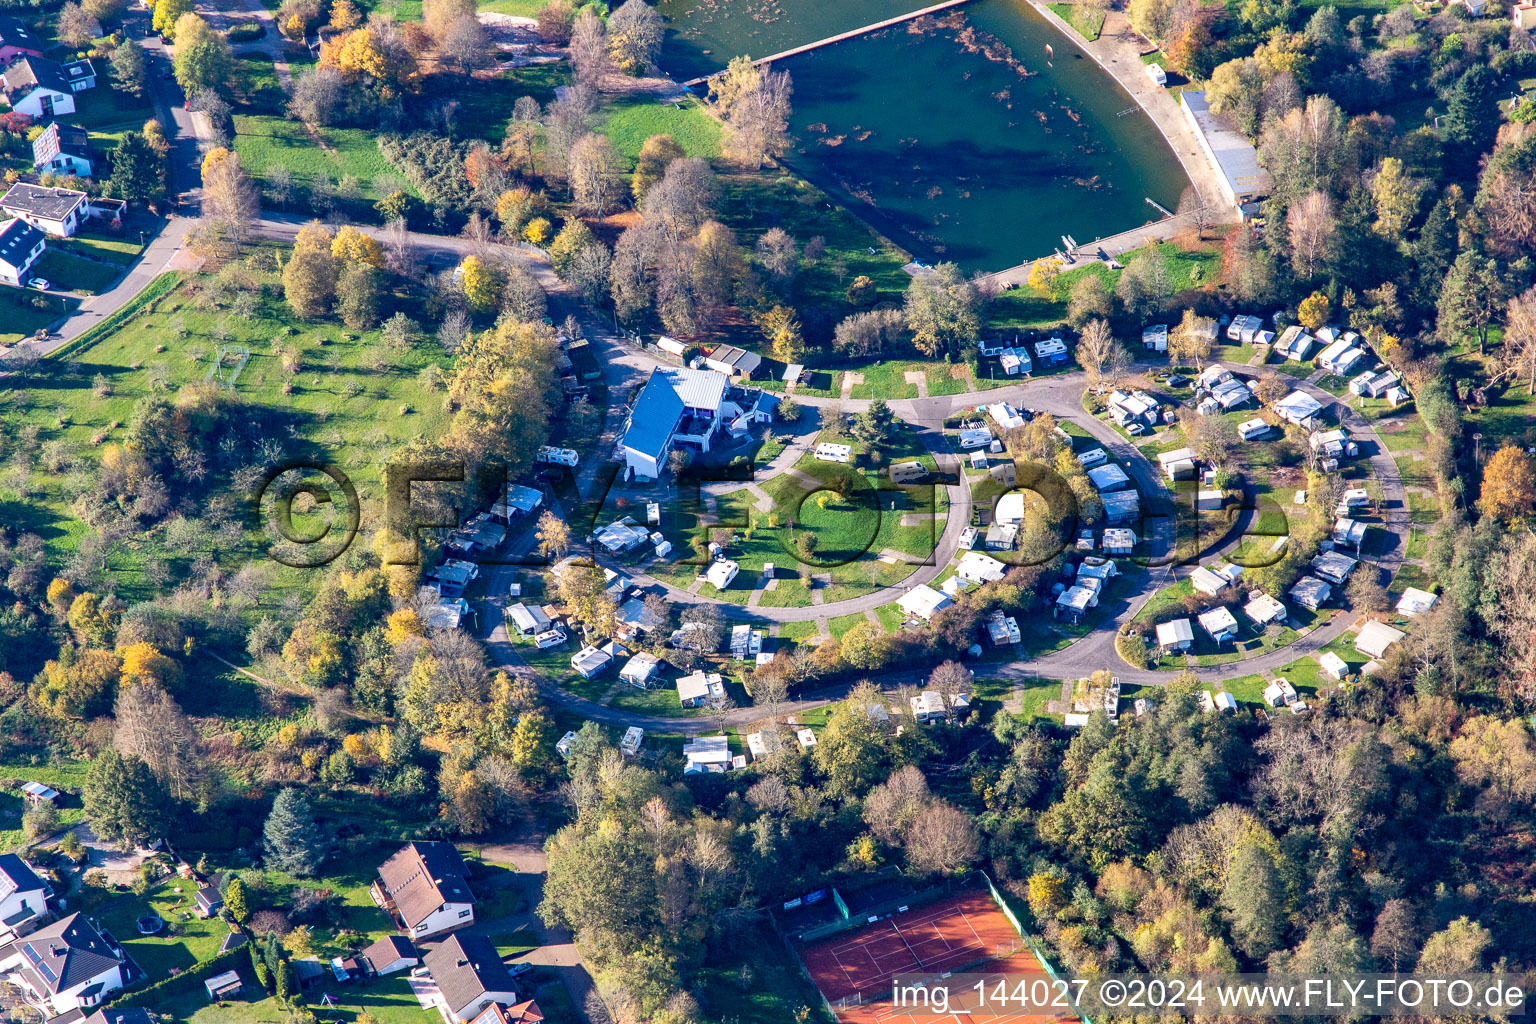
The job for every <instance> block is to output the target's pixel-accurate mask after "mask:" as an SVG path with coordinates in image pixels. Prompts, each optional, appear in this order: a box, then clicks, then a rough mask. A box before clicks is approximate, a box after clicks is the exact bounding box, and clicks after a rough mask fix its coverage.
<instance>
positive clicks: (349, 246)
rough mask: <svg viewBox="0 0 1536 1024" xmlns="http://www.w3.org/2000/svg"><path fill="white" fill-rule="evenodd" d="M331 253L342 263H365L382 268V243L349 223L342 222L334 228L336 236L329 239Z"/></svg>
mask: <svg viewBox="0 0 1536 1024" xmlns="http://www.w3.org/2000/svg"><path fill="white" fill-rule="evenodd" d="M331 255H332V256H334V257H336V259H337V260H339V261H340V262H342V263H366V264H368V265H369V266H371V267H376V268H378V269H380V270H382V269H384V263H385V255H384V245H383V243H381V242H380V241H379V240H378V239H376V238H373V237H371V236H369V235H365V234H363V232H362V231H361V230H359V229H358V228H356V227H353V226H352V225H351V224H344V225H342V226H341V227H340V228H338V229H337V230H336V236H335V237H334V238H332V239H331Z"/></svg>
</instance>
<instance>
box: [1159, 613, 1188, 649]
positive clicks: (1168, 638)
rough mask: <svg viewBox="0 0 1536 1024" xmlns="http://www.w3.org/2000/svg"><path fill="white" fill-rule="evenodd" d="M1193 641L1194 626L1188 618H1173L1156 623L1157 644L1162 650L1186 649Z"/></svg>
mask: <svg viewBox="0 0 1536 1024" xmlns="http://www.w3.org/2000/svg"><path fill="white" fill-rule="evenodd" d="M1194 642H1195V630H1194V627H1193V626H1191V625H1190V624H1189V620H1188V619H1174V620H1172V621H1171V622H1159V623H1158V624H1157V646H1158V649H1159V650H1162V651H1164V652H1172V651H1187V650H1189V648H1190V645H1191V644H1193V643H1194Z"/></svg>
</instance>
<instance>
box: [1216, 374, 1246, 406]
mask: <svg viewBox="0 0 1536 1024" xmlns="http://www.w3.org/2000/svg"><path fill="white" fill-rule="evenodd" d="M1210 393H1211V401H1214V402H1215V403H1216V404H1217V405H1218V406H1220V407H1221V411H1222V412H1228V411H1230V410H1232V409H1240V408H1242V407H1243V406H1245V405H1247V404H1248V403H1249V402H1250V401H1252V400H1253V392H1252V391H1250V390H1249V389H1248V385H1246V384H1244V383H1243V382H1242V381H1240V380H1238V379H1237V378H1236V377H1234V376H1232V375H1231V374H1227V376H1226V378H1225V379H1223V380H1220V381H1217V382H1216V383H1215V384H1213V385H1211V388H1210Z"/></svg>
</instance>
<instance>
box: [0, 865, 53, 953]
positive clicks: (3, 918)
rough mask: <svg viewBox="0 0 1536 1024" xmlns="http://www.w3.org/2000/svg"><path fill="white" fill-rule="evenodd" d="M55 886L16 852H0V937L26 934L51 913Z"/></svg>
mask: <svg viewBox="0 0 1536 1024" xmlns="http://www.w3.org/2000/svg"><path fill="white" fill-rule="evenodd" d="M52 895H53V886H51V885H49V884H48V883H47V882H45V881H44V880H43V879H42V878H41V877H40V876H39V875H38V874H37V872H36V871H33V870H32V865H30V864H28V863H27V862H26V861H24V860H22V859H21V858H20V857H19V856H17V855H16V854H14V853H0V937H4V936H15V935H25V934H26V933H27V932H29V931H31V930H32V929H33V928H35V927H36V926H37V923H38V922H39V921H41V920H42V919H43V918H44V917H46V916H47V915H48V898H49V897H50V896H52Z"/></svg>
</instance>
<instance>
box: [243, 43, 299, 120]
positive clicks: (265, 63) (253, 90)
mask: <svg viewBox="0 0 1536 1024" xmlns="http://www.w3.org/2000/svg"><path fill="white" fill-rule="evenodd" d="M287 104H288V95H287V93H285V92H283V87H282V85H281V84H280V83H279V82H278V80H277V72H276V71H274V70H273V69H272V58H271V57H270V56H268V55H267V54H265V53H241V54H237V55H236V56H235V75H234V88H233V97H232V101H231V106H233V107H234V109H235V111H236V112H237V113H242V114H272V115H278V116H281V115H282V113H283V108H284V107H285V106H287Z"/></svg>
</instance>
